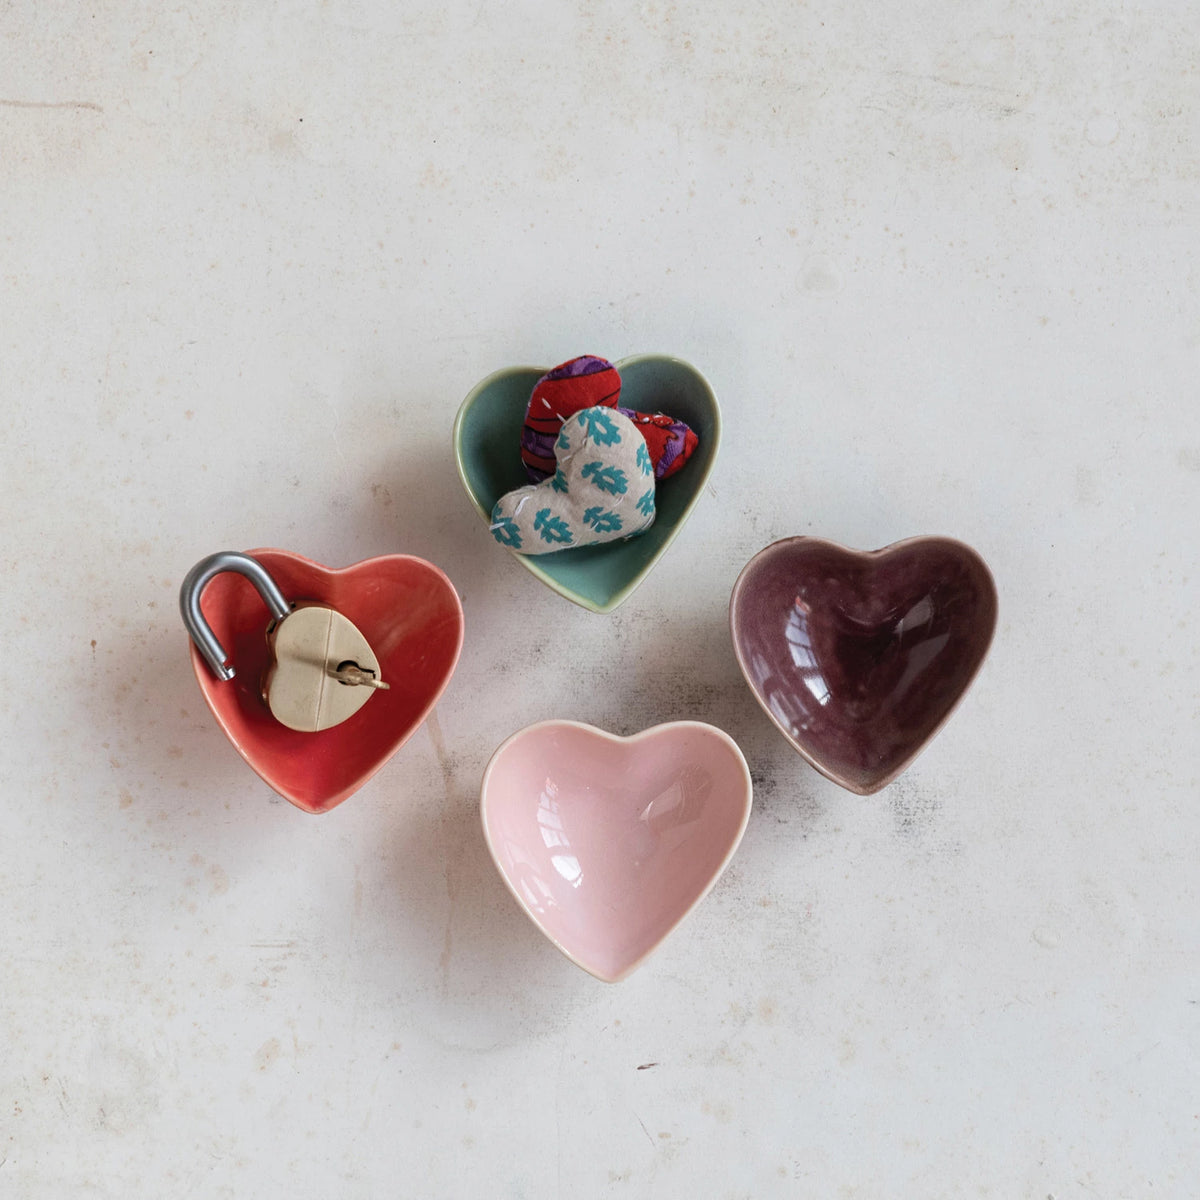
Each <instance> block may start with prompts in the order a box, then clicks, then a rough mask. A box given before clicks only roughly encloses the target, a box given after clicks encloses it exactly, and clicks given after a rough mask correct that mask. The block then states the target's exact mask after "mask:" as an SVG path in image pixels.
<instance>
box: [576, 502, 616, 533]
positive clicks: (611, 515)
mask: <svg viewBox="0 0 1200 1200" xmlns="http://www.w3.org/2000/svg"><path fill="white" fill-rule="evenodd" d="M583 519H584V522H585V523H586V524H588V525H590V526H591V527H592V528H593V529H594V530H595V531H596V532H597V533H616V532H617V530H619V529H620V528H621V518H620V515H619V514H617V513H615V512H606V511H605V509H604V507H603V505H600V504H597V505H596V507H595V508H589V509H588V510H587V511H586V512H585V513H584V514H583Z"/></svg>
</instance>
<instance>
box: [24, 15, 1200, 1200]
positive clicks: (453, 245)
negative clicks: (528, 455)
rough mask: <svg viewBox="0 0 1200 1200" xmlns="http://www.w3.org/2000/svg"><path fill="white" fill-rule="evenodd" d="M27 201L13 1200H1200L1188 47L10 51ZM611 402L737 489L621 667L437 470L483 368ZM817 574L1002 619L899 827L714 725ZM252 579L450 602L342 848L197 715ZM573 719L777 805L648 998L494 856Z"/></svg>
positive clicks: (817, 21)
mask: <svg viewBox="0 0 1200 1200" xmlns="http://www.w3.org/2000/svg"><path fill="white" fill-rule="evenodd" d="M0 163H2V164H3V171H2V176H0V279H2V286H3V294H4V305H3V319H2V320H0V354H2V359H0V361H2V362H3V371H2V376H0V402H2V403H3V418H4V435H3V445H4V448H5V463H4V466H3V468H2V469H0V520H2V522H3V526H2V529H0V548H2V553H3V572H4V573H3V593H2V600H0V639H2V641H0V644H2V645H3V647H4V653H3V656H2V660H0V683H2V685H3V686H2V687H0V744H2V747H3V753H0V794H2V796H3V804H0V903H2V904H3V911H4V915H5V920H4V923H3V927H2V930H0V1195H2V1196H4V1197H9V1196H12V1197H14V1198H21V1200H26V1198H28V1200H50V1198H53V1200H60V1198H61V1197H64V1196H89V1197H90V1196H94V1197H114V1198H117V1197H120V1198H121V1200H125V1198H127V1197H130V1196H147V1197H149V1196H162V1197H212V1198H221V1197H239V1198H241V1197H248V1196H272V1195H288V1196H291V1197H297V1198H308V1197H312V1198H321V1200H327V1198H329V1197H375V1196H380V1195H389V1196H404V1197H409V1196H411V1197H429V1196H447V1197H482V1196H487V1197H497V1198H501V1197H503V1198H511V1200H516V1198H518V1197H520V1198H525V1200H533V1198H541V1197H557V1196H576V1197H651V1196H652V1197H655V1198H661V1197H681V1198H689V1200H691V1198H693V1197H698V1196H703V1197H722V1198H724V1197H729V1198H734V1197H755V1198H758V1197H766V1196H771V1197H775V1196H779V1197H793V1196H821V1197H826V1196H829V1197H834V1196H836V1197H867V1198H875V1197H892V1196H913V1197H921V1198H923V1200H927V1198H933V1197H946V1198H955V1200H957V1198H959V1197H964V1196H982V1197H998V1198H1009V1197H1014V1196H1028V1197H1034V1198H1036V1200H1046V1198H1047V1197H1050V1196H1053V1197H1055V1200H1063V1198H1065V1197H1075V1196H1079V1197H1095V1196H1102V1197H1108V1198H1111V1197H1145V1196H1150V1195H1153V1196H1166V1197H1189V1196H1192V1195H1194V1194H1195V1190H1196V1180H1197V1177H1198V1175H1200V1069H1198V1068H1200V1064H1198V1055H1200V903H1198V897H1197V861H1198V858H1200V805H1198V804H1197V800H1198V791H1200V786H1198V776H1200V736H1198V732H1200V731H1198V730H1197V723H1198V722H1197V716H1198V705H1197V688H1196V678H1197V673H1198V669H1200V662H1198V654H1197V633H1196V599H1197V578H1198V571H1200V561H1198V559H1200V404H1198V403H1197V385H1196V379H1197V368H1198V366H1200V295H1198V288H1200V278H1198V274H1197V271H1198V267H1200V210H1198V209H1197V204H1196V195H1197V188H1198V187H1200V165H1198V164H1200V36H1198V33H1197V23H1196V17H1195V12H1194V9H1193V6H1192V5H1191V4H1189V3H1174V4H1172V3H1162V4H1155V5H1141V4H1115V3H1106V2H1103V0H1102V2H1100V3H1090V4H1084V3H1071V2H1067V3H1062V4H1049V3H1044V4H1020V3H992V2H985V3H982V4H972V5H962V4H956V3H951V2H949V0H930V2H927V3H920V4H910V5H892V6H883V5H869V4H865V3H861V2H858V0H854V2H850V3H846V4H843V5H840V6H832V5H826V6H819V5H818V6H811V5H809V6H801V5H794V4H784V3H744V2H741V0H738V2H734V3H720V4H717V3H709V4H699V5H690V6H675V5H670V4H656V3H647V4H641V5H627V4H602V3H580V4H549V3H544V4H533V3H518V4H505V5H501V4H496V3H490V2H488V0H472V2H471V3H469V4H455V3H437V4H431V3H413V4H404V5H396V4H383V3H376V2H373V0H359V2H357V3H355V2H352V0H330V2H328V3H324V4H320V5H300V4H255V3H240V4H239V3H216V2H210V0H197V2H196V3H193V4H190V5H187V6H185V7H184V8H175V9H171V8H169V7H164V6H163V5H160V4H149V3H121V4H117V3H104V2H101V3H98V4H96V5H91V6H76V5H53V4H44V3H41V4H39V3H33V2H19V3H14V4H8V5H5V6H4V7H3V10H2V11H0ZM640 351H661V352H668V353H674V354H678V355H680V356H681V357H683V358H686V359H688V360H690V361H692V362H694V363H695V364H696V365H697V366H699V367H700V368H701V369H702V370H703V371H704V372H705V373H706V374H707V375H708V376H709V378H710V379H711V380H712V382H713V384H714V386H715V388H716V390H717V392H718V395H719V396H720V397H721V399H722V403H723V408H724V416H725V440H724V448H723V452H722V457H721V460H720V461H719V463H718V465H717V471H716V473H715V475H714V477H713V480H712V483H711V493H710V495H709V496H708V498H707V501H706V502H705V503H703V504H702V505H701V506H700V507H699V508H698V509H697V511H696V513H695V515H694V517H693V518H692V520H691V522H690V524H689V525H688V527H687V529H686V530H685V531H684V533H683V534H682V535H681V537H680V538H679V540H678V542H677V543H676V544H675V545H674V546H673V547H672V549H671V550H670V552H669V553H668V554H667V555H666V557H665V558H664V559H663V561H662V563H661V564H660V565H659V567H658V568H657V569H656V571H655V572H654V574H653V575H652V576H651V577H650V579H649V580H648V581H647V582H646V584H645V585H644V586H643V587H642V588H641V589H640V590H639V591H638V592H637V593H636V594H635V596H634V597H633V598H632V599H631V600H630V601H629V602H628V603H627V604H626V605H625V606H624V607H623V608H621V609H620V610H619V611H618V612H617V613H616V614H615V615H614V616H612V617H607V618H604V617H597V616H594V615H592V614H590V613H586V612H584V611H582V610H580V609H576V608H574V607H572V606H570V605H569V604H567V603H566V602H564V601H562V600H561V599H559V598H558V597H556V596H554V595H553V594H551V593H550V592H549V591H548V590H547V589H545V588H544V587H542V586H541V585H540V584H538V582H537V581H536V580H535V579H533V578H532V577H531V576H530V575H529V574H528V573H527V572H525V571H523V570H521V568H520V566H519V565H518V564H516V563H514V562H513V561H511V559H510V558H509V557H508V556H507V555H506V554H504V553H503V552H501V551H500V550H499V549H498V548H496V547H495V546H493V545H492V544H491V542H490V539H489V537H488V535H487V531H486V530H485V529H484V528H483V526H482V524H481V523H480V521H479V520H478V518H477V516H476V514H475V513H474V512H473V511H472V509H471V507H470V505H469V504H468V502H467V501H466V499H465V497H464V496H463V495H462V494H461V491H460V488H459V484H458V481H457V478H456V476H455V472H454V465H453V460H452V456H451V449H450V428H451V423H452V421H453V417H454V412H455V409H456V407H457V405H458V402H459V401H460V400H461V398H462V397H463V395H465V393H466V392H467V391H468V390H469V389H470V387H471V386H472V385H473V384H474V383H475V382H476V381H477V380H478V379H480V378H482V377H483V376H484V375H486V374H487V373H488V372H490V371H491V370H493V369H495V368H497V367H501V366H505V365H508V364H512V363H522V362H534V363H545V362H554V361H558V360H560V359H563V358H566V357H568V356H570V355H572V354H577V353H582V352H591V353H598V354H604V355H606V356H608V357H610V358H619V357H622V356H624V355H628V354H632V353H637V352H640ZM796 533H814V534H819V535H821V536H824V537H828V538H832V539H834V540H837V541H841V542H844V543H846V544H849V545H852V546H856V547H861V548H872V547H876V546H881V545H884V544H886V543H889V542H892V541H895V540H897V539H899V538H901V537H906V536H911V535H914V534H920V533H943V534H948V535H951V536H955V537H958V538H961V539H963V540H965V541H967V542H969V543H971V544H972V545H974V546H975V547H977V548H978V549H979V550H980V552H981V553H982V554H983V555H984V557H985V558H986V559H987V561H988V562H989V564H990V565H991V567H992V568H993V570H994V572H995V575H996V578H997V581H998V584H999V588H1000V595H1001V623H1000V627H999V630H998V634H997V638H996V642H995V645H994V647H993V650H992V654H991V657H990V659H989V661H988V663H987V664H986V665H985V667H984V670H983V672H982V674H981V675H980V677H979V679H978V681H977V683H976V685H975V687H974V688H973V690H972V692H971V694H970V696H969V697H968V699H967V700H966V702H965V703H964V704H963V706H962V708H961V709H960V710H959V711H958V713H957V714H956V715H955V717H954V718H953V720H952V721H951V723H950V724H949V725H948V726H947V728H946V729H945V730H944V731H943V733H942V734H941V735H940V736H939V737H938V738H937V739H936V741H935V742H934V743H933V744H932V746H931V747H930V748H929V749H928V750H927V751H926V753H925V754H924V755H923V756H922V757H921V758H920V759H919V760H918V761H917V762H916V764H915V765H914V766H913V767H912V768H911V769H910V770H909V771H908V772H907V773H906V774H905V775H904V776H902V777H901V778H900V779H899V780H898V781H897V782H896V783H894V784H893V785H891V786H890V787H889V788H887V789H886V790H885V791H884V792H882V793H880V794H879V795H877V796H875V797H872V798H870V799H868V800H864V799H860V798H858V797H855V796H852V795H850V794H848V793H845V792H843V791H840V790H839V789H838V788H837V787H835V786H834V785H833V784H830V783H828V782H826V781H825V780H823V779H821V778H820V777H819V776H817V775H816V774H815V773H814V772H813V771H811V770H810V769H809V768H807V767H806V766H805V765H804V764H803V763H802V762H801V761H800V759H799V758H798V757H797V756H796V755H795V754H794V753H793V752H792V751H791V750H790V749H789V748H788V747H787V745H786V744H785V743H784V741H783V739H782V738H781V737H780V736H779V734H778V733H777V732H776V731H775V730H774V728H773V727H772V726H771V725H770V723H769V721H768V719H767V718H766V716H765V715H763V714H762V713H761V711H760V710H759V709H758V707H757V705H756V704H755V703H754V701H753V700H752V698H751V697H750V695H749V693H748V692H747V690H746V689H745V687H744V685H743V683H742V681H741V678H740V676H739V674H738V671H737V667H736V665H735V662H734V658H733V653H732V649H731V647H730V643H729V638H728V632H727V628H726V624H725V605H726V602H727V600H728V595H729V591H730V588H731V587H732V584H733V581H734V579H735V577H736V575H737V573H738V570H739V569H740V567H741V566H742V565H743V564H744V563H745V561H746V560H747V559H748V558H749V557H750V556H751V555H752V554H753V553H754V552H755V551H757V550H758V549H760V548H761V547H762V546H764V545H765V544H766V543H768V542H769V541H771V540H773V539H775V538H778V537H782V536H786V535H790V534H796ZM252 545H278V546H282V547H286V548H288V549H292V550H295V551H298V552H300V553H302V554H305V555H308V556H311V557H313V558H316V559H318V560H321V561H324V562H327V563H329V564H331V565H343V564H345V563H348V562H352V561H355V560H357V559H360V558H363V557H366V556H369V555H372V554H379V553H385V552H389V551H404V552H409V553H415V554H419V555H422V556H425V557H427V558H429V559H431V560H432V561H433V562H435V563H437V564H438V565H439V566H440V567H442V568H443V569H444V570H446V571H447V572H448V573H449V574H450V576H451V578H452V579H453V580H454V581H455V583H456V584H457V586H458V587H459V589H460V591H461V594H462V597H463V603H464V607H465V610H466V619H467V643H466V647H465V650H464V654H463V658H462V662H461V665H460V668H459V671H458V674H457V675H456V677H455V679H454V680H453V682H452V683H451V686H450V688H449V690H448V691H447V693H446V695H445V696H444V698H443V700H442V702H441V704H440V705H439V706H438V709H437V713H436V717H435V719H432V720H431V721H430V722H429V724H428V726H427V727H426V729H424V730H423V731H421V732H420V733H419V734H418V735H417V736H416V737H415V738H414V739H413V740H412V742H410V743H409V745H408V746H407V747H405V749H404V750H403V751H402V752H401V754H400V755H399V756H398V757H397V758H396V759H395V760H393V762H392V763H391V764H390V765H389V766H388V767H387V768H386V769H385V770H384V771H383V772H381V773H380V774H379V775H378V776H377V777H376V778H375V779H374V780H372V782H371V783H370V784H369V785H368V786H367V787H366V788H364V790H363V791H362V792H361V793H360V794H359V795H357V796H356V797H354V798H352V799H351V800H350V801H348V802H347V803H346V804H345V805H344V806H342V807H341V808H339V809H338V810H337V811H336V812H334V813H332V814H330V815H328V816H326V817H323V818H317V819H314V818H310V817H306V816H304V815H303V814H301V813H299V812H297V811H295V810H294V809H292V808H291V807H290V806H288V805H287V804H285V803H284V802H282V801H279V800H277V799H274V798H273V797H272V796H271V794H270V793H269V792H268V791H267V789H266V788H265V787H264V786H263V785H262V784H260V783H259V782H258V781H257V779H256V778H255V777H254V776H253V775H252V774H251V773H250V772H249V771H248V770H247V769H246V767H245V766H244V764H243V763H242V762H241V760H240V759H239V758H238V757H237V755H236V754H235V753H234V752H233V750H232V749H231V748H230V747H229V746H228V745H227V744H226V743H225V742H224V740H223V738H222V735H221V734H220V732H219V731H218V729H217V727H216V725H215V724H214V722H213V721H212V720H211V719H210V718H209V716H208V714H207V712H206V711H205V709H204V708H203V705H202V703H201V700H200V697H199V694H198V692H197V689H196V685H195V681H194V679H193V678H192V675H191V670H190V667H189V666H188V662H187V654H186V647H185V644H184V640H183V634H182V632H181V627H180V623H179V620H178V617H177V614H176V610H175V590H176V587H177V586H178V582H179V580H180V578H181V577H182V575H183V574H184V572H185V571H186V570H187V568H188V567H189V566H190V565H191V564H192V563H193V562H194V561H195V560H197V559H198V558H200V557H201V556H203V555H205V554H207V553H209V552H211V551H214V550H218V549H223V548H227V547H245V546H252ZM524 618H528V619H529V625H530V626H532V627H534V628H536V629H538V630H540V631H544V636H543V637H542V638H541V639H540V640H539V642H538V643H537V644H536V645H532V646H530V645H526V644H522V632H521V631H522V629H523V628H526V627H528V626H527V625H526V624H525V623H524V621H523V619H524ZM552 716H557V717H567V718H574V719H579V720H584V721H588V722H592V723H595V724H598V725H602V726H604V727H606V728H609V729H611V730H613V731H614V732H618V733H628V732H632V731H635V730H637V729H640V728H642V727H643V726H645V725H648V724H652V723H655V722H658V721H662V720H669V719H673V718H697V719H700V720H705V721H710V722H713V723H715V724H717V725H720V726H721V727H723V728H724V729H726V730H728V731H729V732H730V733H731V734H732V735H733V736H734V737H735V738H736V739H737V740H738V742H739V743H740V745H741V747H742V749H743V751H744V752H745V754H746V757H747V759H748V761H749V763H750V766H751V769H752V771H753V773H754V778H755V781H756V785H757V794H756V809H755V812H754V814H753V815H752V819H751V822H750V826H749V829H748V832H747V834H746V837H745V840H744V842H743V845H742V848H741V850H740V851H739V853H738V855H737V856H736V858H735V859H734V861H733V863H732V865H731V868H730V870H729V872H728V874H727V875H726V876H725V877H724V878H723V880H722V881H721V882H720V883H719V884H718V886H717V888H716V889H715V890H714V892H713V893H712V895H711V896H710V897H709V898H708V899H707V900H706V902H705V903H704V904H703V905H702V907H701V908H700V909H699V910H698V911H697V912H696V913H695V914H694V915H693V916H692V918H691V919H690V920H689V921H688V922H687V923H686V924H685V925H684V926H683V927H682V928H681V929H680V930H679V931H678V932H677V933H676V934H675V935H674V936H673V937H672V938H671V939H670V940H669V941H668V942H667V944H666V945H664V946H663V948H662V949H661V951H660V952H659V953H658V954H657V955H656V956H655V957H654V959H652V960H651V961H650V962H649V963H648V964H647V965H646V966H645V967H643V968H642V969H641V970H640V971H639V972H638V973H637V974H636V975H634V976H633V977H632V978H631V979H630V980H629V981H628V982H626V983H624V984H622V985H620V986H617V987H607V986H605V985H603V984H600V983H598V982H596V981H595V980H593V979H591V978H589V977H588V976H586V975H584V974H583V972H581V971H579V970H577V969H576V968H575V967H573V966H572V965H571V964H570V963H568V962H567V961H566V960H565V959H563V958H562V957H560V956H559V955H558V954H557V953H556V952H555V950H554V949H553V948H552V947H551V946H550V945H549V944H548V943H547V942H545V941H544V940H543V939H542V938H541V937H540V936H539V935H538V934H537V932H536V931H535V930H534V929H533V928H532V926H531V925H530V924H529V923H528V921H527V920H526V919H525V918H524V917H523V916H522V915H521V913H520V912H519V911H518V910H517V908H516V906H515V904H513V903H512V902H511V900H510V899H509V897H508V895H507V893H506V892H505V891H504V887H503V885H502V883H501V882H500V880H499V878H498V876H497V875H496V873H495V871H494V870H493V868H492V866H491V864H490V861H489V860H488V858H487V855H486V850H485V848H484V845H483V841H482V838H481V836H480V833H479V830H478V822H477V788H478V783H479V779H480V776H481V773H482V770H483V766H484V763H485V762H486V761H487V758H488V756H489V755H490V753H491V751H492V750H493V749H494V748H495V747H496V746H497V745H498V744H499V742H500V741H501V740H503V739H504V738H505V737H506V736H507V735H508V734H510V733H511V732H513V730H515V729H517V728H518V727H520V726H522V725H524V724H527V723H530V722H532V721H535V720H540V719H543V718H547V717H552Z"/></svg>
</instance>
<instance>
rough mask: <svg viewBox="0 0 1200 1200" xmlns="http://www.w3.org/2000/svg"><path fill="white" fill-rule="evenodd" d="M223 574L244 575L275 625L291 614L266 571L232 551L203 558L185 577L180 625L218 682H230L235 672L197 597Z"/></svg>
mask: <svg viewBox="0 0 1200 1200" xmlns="http://www.w3.org/2000/svg"><path fill="white" fill-rule="evenodd" d="M224 571H233V572H234V573H235V574H238V575H244V576H245V577H246V578H247V579H248V580H250V582H251V583H252V584H254V588H255V590H256V591H257V592H258V594H259V595H260V596H261V597H262V598H263V603H264V604H265V605H266V606H267V608H268V609H269V610H270V613H271V616H272V617H273V618H274V619H275V620H276V621H282V620H283V618H284V617H286V616H287V615H288V613H289V612H290V611H291V606H290V605H289V604H288V602H287V601H286V600H285V599H284V598H283V593H282V592H281V591H280V590H279V588H278V586H277V585H276V583H275V580H273V579H272V578H271V576H270V575H268V574H267V569H266V567H264V566H263V565H262V563H260V562H259V561H258V559H256V558H251V557H250V555H248V554H239V553H237V551H234V550H222V551H221V552H220V553H219V554H210V555H209V556H208V557H207V558H202V559H201V560H200V561H199V562H198V563H197V564H196V565H195V566H194V567H193V568H192V569H191V570H190V571H189V572H188V573H187V575H186V576H185V577H184V580H183V585H182V586H181V587H180V589H179V611H180V614H181V615H182V616H183V624H184V626H185V627H186V629H187V631H188V633H189V634H191V637H192V641H193V642H195V643H196V648H197V649H198V650H199V651H200V653H201V654H202V655H204V660H205V662H207V663H208V665H209V666H210V667H211V668H212V672H213V674H214V675H215V676H216V677H217V678H218V679H223V680H230V679H232V678H233V677H234V675H235V674H237V672H236V671H235V670H234V668H233V667H232V666H231V665H228V664H227V661H226V660H227V659H228V658H229V655H228V654H226V653H225V648H224V647H223V646H222V645H221V643H220V642H219V641H218V640H217V635H216V634H215V633H213V631H212V627H211V626H210V625H209V623H208V621H207V620H206V619H205V617H204V614H203V613H202V612H201V611H200V596H201V594H202V593H203V591H204V589H205V587H207V586H208V582H209V580H210V579H212V577H213V576H214V575H220V574H221V573H222V572H224Z"/></svg>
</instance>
